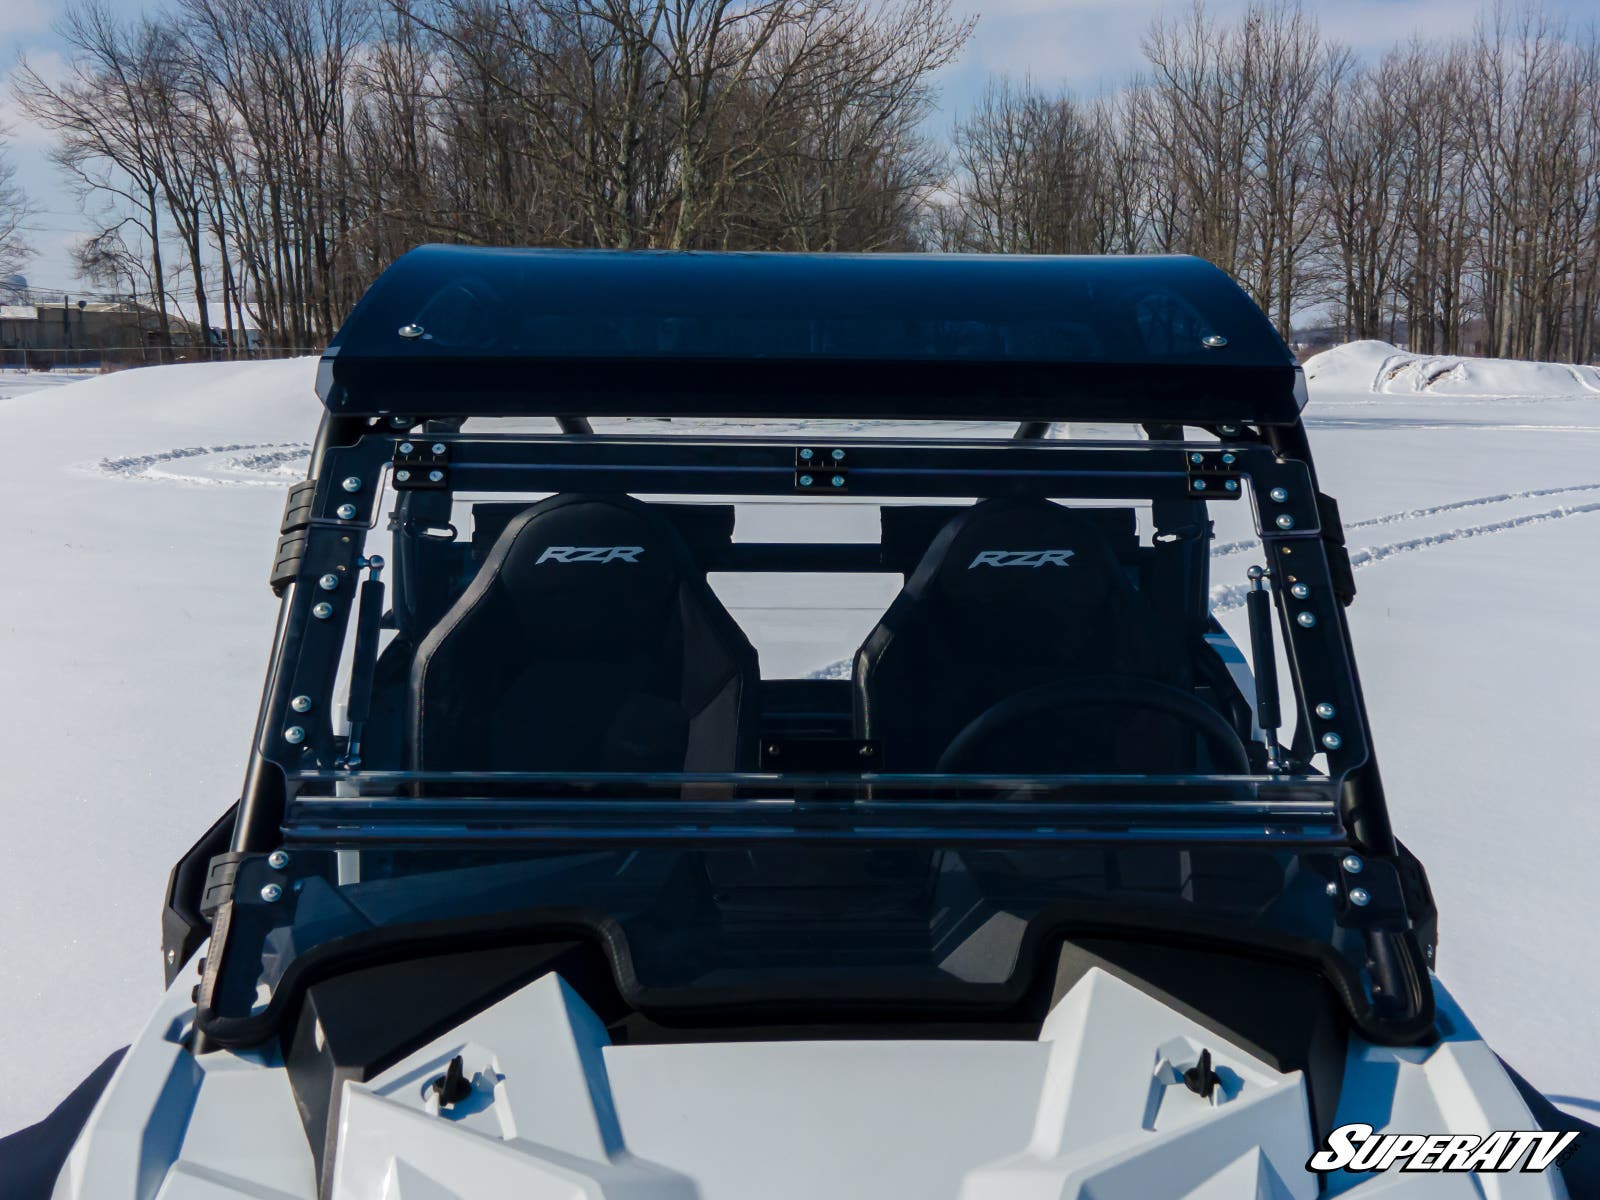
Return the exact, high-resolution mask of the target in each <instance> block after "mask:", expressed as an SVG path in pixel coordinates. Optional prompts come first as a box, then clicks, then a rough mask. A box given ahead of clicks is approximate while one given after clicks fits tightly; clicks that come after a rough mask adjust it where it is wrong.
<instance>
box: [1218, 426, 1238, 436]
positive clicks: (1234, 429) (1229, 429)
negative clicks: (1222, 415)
mask: <svg viewBox="0 0 1600 1200" xmlns="http://www.w3.org/2000/svg"><path fill="white" fill-rule="evenodd" d="M1217 432H1218V433H1220V434H1222V436H1223V437H1232V436H1233V435H1234V434H1236V433H1238V432H1239V427H1238V426H1237V425H1218V426H1217Z"/></svg>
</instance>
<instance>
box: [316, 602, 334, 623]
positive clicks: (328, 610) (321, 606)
mask: <svg viewBox="0 0 1600 1200" xmlns="http://www.w3.org/2000/svg"><path fill="white" fill-rule="evenodd" d="M311 615H312V616H313V617H315V618H316V619H317V620H319V621H326V620H327V619H328V618H329V617H331V616H333V605H331V604H329V603H328V602H327V601H326V600H319V601H318V602H317V603H316V604H313V605H312V606H311Z"/></svg>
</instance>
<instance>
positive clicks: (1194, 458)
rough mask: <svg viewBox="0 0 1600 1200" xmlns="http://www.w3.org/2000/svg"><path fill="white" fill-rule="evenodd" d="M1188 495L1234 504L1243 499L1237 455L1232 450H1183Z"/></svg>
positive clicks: (1242, 484) (1242, 483) (1242, 482)
mask: <svg viewBox="0 0 1600 1200" xmlns="http://www.w3.org/2000/svg"><path fill="white" fill-rule="evenodd" d="M1184 465H1185V466H1186V467H1187V468H1188V472H1189V494H1190V495H1191V496H1196V497H1203V498H1205V499H1207V500H1237V499H1238V498H1239V497H1240V496H1242V495H1244V481H1243V480H1242V479H1241V478H1240V476H1239V455H1238V452H1237V451H1234V450H1228V449H1223V450H1186V451H1184Z"/></svg>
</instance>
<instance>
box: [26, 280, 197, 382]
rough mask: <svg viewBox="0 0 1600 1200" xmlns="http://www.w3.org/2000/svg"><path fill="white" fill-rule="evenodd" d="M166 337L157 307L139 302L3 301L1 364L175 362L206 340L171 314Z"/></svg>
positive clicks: (194, 329) (65, 298) (46, 364)
mask: <svg viewBox="0 0 1600 1200" xmlns="http://www.w3.org/2000/svg"><path fill="white" fill-rule="evenodd" d="M168 328H169V331H170V338H163V337H162V334H161V322H160V317H159V315H158V313H157V311H156V310H155V309H154V308H152V307H150V306H149V305H147V304H141V303H139V302H137V301H134V300H109V301H108V300H73V299H71V298H70V297H62V298H61V299H60V300H55V301H44V302H39V301H37V300H35V301H34V302H33V303H29V304H0V365H4V366H10V367H20V366H25V367H35V368H41V367H55V366H92V365H96V364H111V363H145V362H172V361H176V360H179V359H182V358H186V357H189V347H191V346H195V345H199V344H202V343H203V342H204V341H205V340H206V339H204V338H202V337H201V336H200V331H199V329H198V328H197V327H195V326H193V325H191V324H190V323H189V322H188V321H187V320H185V319H184V318H182V317H179V316H176V315H174V316H171V317H169V318H168Z"/></svg>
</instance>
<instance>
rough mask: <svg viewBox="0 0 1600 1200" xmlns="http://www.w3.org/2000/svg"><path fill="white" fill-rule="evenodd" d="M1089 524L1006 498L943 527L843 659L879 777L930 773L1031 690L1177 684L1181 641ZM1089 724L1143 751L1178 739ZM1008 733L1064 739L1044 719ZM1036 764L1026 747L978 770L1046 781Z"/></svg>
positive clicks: (1150, 725)
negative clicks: (1086, 681) (1094, 680)
mask: <svg viewBox="0 0 1600 1200" xmlns="http://www.w3.org/2000/svg"><path fill="white" fill-rule="evenodd" d="M1100 524H1101V523H1100V522H1098V521H1096V520H1093V519H1090V518H1088V517H1086V516H1085V515H1084V514H1083V513H1080V512H1076V511H1074V510H1072V509H1070V508H1065V507H1063V506H1061V505H1059V504H1054V503H1052V502H1050V501H1048V500H1039V499H1011V498H1006V499H995V500H985V501H982V502H981V503H978V504H975V505H973V506H972V507H971V508H969V509H965V510H963V511H962V512H961V513H960V514H958V515H957V516H955V517H954V518H953V519H951V520H950V521H949V523H948V524H946V525H945V527H944V528H943V529H942V530H941V531H940V532H939V534H938V535H937V536H936V537H935V538H934V539H933V541H932V543H931V544H930V545H929V547H928V550H927V552H926V553H925V554H924V555H923V557H922V560H921V562H919V563H918V565H917V567H916V570H915V571H913V572H912V573H911V575H910V576H909V577H908V578H907V580H906V584H905V587H904V588H903V589H902V590H901V592H900V594H899V596H898V597H896V599H895V601H894V603H893V604H891V605H890V607H889V609H888V611H886V612H885V613H884V616H883V619H882V620H881V621H880V622H879V623H878V625H877V627H876V628H875V629H874V630H873V631H872V632H871V633H870V634H869V635H868V636H867V639H866V641H865V642H864V643H863V644H862V646H861V648H860V650H858V651H857V653H856V659H855V671H854V676H853V679H854V692H855V696H854V709H855V722H856V732H857V735H858V736H860V737H865V738H873V739H876V740H877V741H879V742H880V743H881V759H880V761H881V762H882V764H883V769H884V770H886V771H895V772H917V771H932V770H934V769H935V766H936V764H937V762H938V760H939V756H940V755H941V754H942V753H943V752H944V750H945V748H946V747H948V746H949V744H950V743H951V741H952V740H953V739H954V738H955V736H956V734H958V733H959V732H960V731H961V730H962V729H963V728H964V727H965V726H966V725H967V723H968V722H970V721H971V720H973V719H974V718H975V717H977V716H979V715H980V714H982V713H983V712H984V711H985V710H987V709H988V708H990V707H991V706H992V705H994V704H997V703H998V702H1000V701H1001V700H1004V699H1006V698H1007V697H1010V696H1013V695H1016V694H1017V693H1019V692H1022V691H1025V690H1026V689H1028V688H1031V687H1036V686H1038V685H1041V684H1045V683H1053V682H1056V681H1059V680H1063V679H1072V678H1074V677H1078V676H1088V675H1135V676H1139V677H1142V678H1145V679H1151V680H1155V681H1157V682H1159V683H1168V684H1173V685H1175V686H1180V687H1187V686H1189V685H1190V683H1191V675H1192V664H1191V660H1190V658H1189V655H1188V653H1187V652H1186V650H1185V647H1184V641H1183V639H1182V637H1181V636H1180V634H1179V633H1178V632H1177V631H1175V630H1174V629H1172V628H1171V626H1170V625H1169V624H1168V622H1166V621H1165V620H1163V619H1161V618H1160V617H1159V616H1157V614H1156V613H1155V611H1154V609H1153V608H1152V607H1151V605H1150V604H1149V603H1148V602H1147V601H1146V599H1145V598H1144V597H1143V596H1141V595H1140V593H1139V591H1138V589H1137V588H1136V587H1134V586H1133V584H1132V583H1131V582H1130V580H1129V578H1128V576H1127V573H1126V572H1125V571H1124V569H1123V567H1122V565H1121V564H1120V563H1119V562H1118V560H1117V556H1116V554H1115V552H1114V551H1113V549H1112V547H1111V545H1110V543H1109V542H1108V541H1107V539H1106V537H1105V535H1104V534H1103V533H1102V532H1101V529H1100V528H1099V526H1100ZM1124 715H1125V714H1124ZM1094 724H1095V722H1094V721H1093V720H1089V721H1086V722H1082V723H1080V729H1081V730H1082V731H1083V733H1084V734H1085V735H1086V736H1090V735H1092V736H1095V737H1100V738H1104V737H1106V736H1111V737H1113V738H1121V737H1130V738H1142V739H1144V741H1145V745H1146V746H1148V744H1149V741H1150V739H1152V738H1154V739H1156V740H1157V741H1160V740H1162V739H1166V740H1168V741H1170V740H1171V739H1172V735H1173V734H1174V732H1177V731H1175V730H1174V729H1173V728H1172V723H1171V722H1170V721H1167V720H1165V719H1163V718H1153V719H1152V720H1144V719H1143V718H1139V719H1135V720H1132V721H1127V720H1123V721H1119V722H1117V723H1116V727H1115V728H1113V729H1111V730H1110V731H1109V733H1108V731H1107V730H1104V729H1101V730H1094V729H1093V728H1092V727H1093V726H1094ZM1163 725H1164V726H1166V728H1165V729H1163V728H1161V726H1163ZM1018 732H1019V734H1022V733H1028V734H1029V735H1030V736H1033V735H1037V737H1043V738H1054V739H1057V740H1059V739H1061V738H1062V737H1063V735H1064V733H1065V731H1063V730H1062V729H1061V728H1060V726H1059V724H1058V725H1056V726H1055V727H1051V726H1050V724H1049V723H1048V722H1047V721H1038V722H1035V723H1034V726H1033V728H1032V730H1031V731H1018ZM1141 752H1142V751H1141ZM1042 757H1044V756H1041V755H1039V754H1036V753H1033V752H1032V749H1031V748H1029V747H1026V746H1025V747H1023V749H1022V750H1019V751H1018V752H1017V754H1016V755H1015V756H1014V762H1015V766H1014V767H1006V768H1002V767H1000V766H996V767H993V768H991V769H997V770H998V769H1015V770H1019V771H1022V770H1045V769H1049V768H1046V767H1042V766H1039V765H1037V763H1038V762H1039V761H1040V760H1041V758H1042ZM1052 761H1060V759H1059V755H1058V756H1057V759H1056V760H1052ZM1084 761H1085V762H1087V761H1088V759H1087V758H1085V760H1084ZM1030 764H1033V765H1030ZM1053 769H1068V768H1067V767H1065V766H1057V767H1055V768H1053ZM1071 769H1091V768H1090V767H1088V766H1076V767H1073V768H1071Z"/></svg>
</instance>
